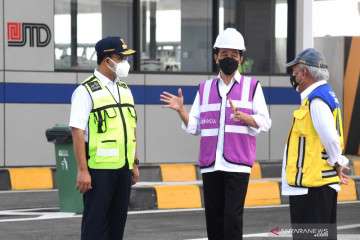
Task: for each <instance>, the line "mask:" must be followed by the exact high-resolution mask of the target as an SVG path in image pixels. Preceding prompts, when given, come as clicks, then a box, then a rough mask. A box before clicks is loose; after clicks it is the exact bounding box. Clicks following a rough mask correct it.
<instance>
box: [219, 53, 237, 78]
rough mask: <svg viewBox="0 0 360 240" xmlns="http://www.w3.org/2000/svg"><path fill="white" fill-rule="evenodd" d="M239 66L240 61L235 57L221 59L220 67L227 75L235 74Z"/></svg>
mask: <svg viewBox="0 0 360 240" xmlns="http://www.w3.org/2000/svg"><path fill="white" fill-rule="evenodd" d="M238 67H239V62H238V61H236V60H235V59H233V58H230V57H227V58H224V59H220V60H219V68H220V69H221V70H222V71H223V73H224V74H225V75H231V74H233V73H234V72H235V71H236V70H237V69H238Z"/></svg>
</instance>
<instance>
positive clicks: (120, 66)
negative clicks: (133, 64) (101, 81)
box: [108, 58, 130, 78]
mask: <svg viewBox="0 0 360 240" xmlns="http://www.w3.org/2000/svg"><path fill="white" fill-rule="evenodd" d="M109 59H110V61H112V62H113V63H114V64H115V66H114V67H113V68H112V67H110V66H109V65H108V68H110V69H111V71H113V72H114V73H115V74H116V76H117V77H118V78H121V77H127V76H128V74H129V70H130V64H129V62H128V61H126V60H123V61H121V62H119V63H116V62H115V61H114V60H112V59H111V58H109Z"/></svg>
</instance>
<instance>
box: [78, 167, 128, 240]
mask: <svg viewBox="0 0 360 240" xmlns="http://www.w3.org/2000/svg"><path fill="white" fill-rule="evenodd" d="M89 171H90V175H91V185H92V189H91V190H89V191H88V192H87V193H85V194H84V213H83V218H82V225H81V239H82V240H92V239H93V240H110V239H111V240H113V239H122V238H123V235H124V228H125V223H126V218H127V211H128V204H129V197H130V190H131V170H129V169H127V168H125V167H124V168H121V169H114V170H100V169H90V170H89Z"/></svg>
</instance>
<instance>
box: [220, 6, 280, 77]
mask: <svg viewBox="0 0 360 240" xmlns="http://www.w3.org/2000/svg"><path fill="white" fill-rule="evenodd" d="M228 27H235V28H236V29H237V30H238V31H239V32H240V33H241V34H242V35H243V37H244V40H245V46H246V51H245V52H244V58H245V59H244V62H243V67H242V71H243V72H245V73H285V72H286V69H285V67H283V65H284V63H285V62H286V40H287V0H241V1H239V0H220V9H219V32H221V31H222V30H224V29H225V28H228Z"/></svg>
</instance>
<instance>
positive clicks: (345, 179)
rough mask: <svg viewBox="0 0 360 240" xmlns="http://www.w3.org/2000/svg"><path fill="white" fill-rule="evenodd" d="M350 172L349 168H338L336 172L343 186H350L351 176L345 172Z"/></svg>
mask: <svg viewBox="0 0 360 240" xmlns="http://www.w3.org/2000/svg"><path fill="white" fill-rule="evenodd" d="M344 170H345V171H349V170H350V168H349V167H347V166H341V168H336V172H337V174H338V176H339V178H340V181H341V183H342V184H345V185H348V184H349V180H348V179H349V176H348V175H346V174H344V173H343V171H344Z"/></svg>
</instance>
